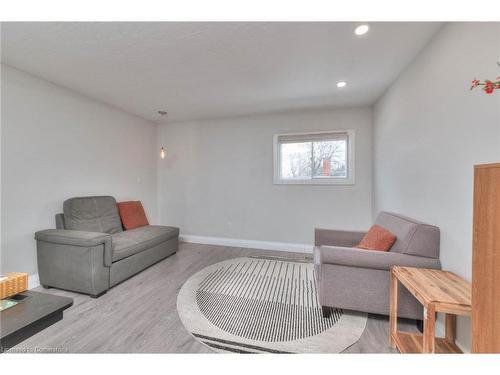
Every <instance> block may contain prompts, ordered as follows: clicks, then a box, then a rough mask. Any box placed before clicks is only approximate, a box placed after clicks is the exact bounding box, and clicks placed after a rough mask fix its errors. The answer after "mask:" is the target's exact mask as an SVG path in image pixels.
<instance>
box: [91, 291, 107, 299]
mask: <svg viewBox="0 0 500 375" xmlns="http://www.w3.org/2000/svg"><path fill="white" fill-rule="evenodd" d="M106 292H107V290H105V291H103V292H101V293H99V294H91V295H90V298H99V297H100V296H102V295H103V294H106Z"/></svg>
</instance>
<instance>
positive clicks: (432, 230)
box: [375, 212, 440, 258]
mask: <svg viewBox="0 0 500 375" xmlns="http://www.w3.org/2000/svg"><path fill="white" fill-rule="evenodd" d="M375 224H376V225H378V226H381V227H382V228H385V229H387V230H388V231H390V232H392V233H394V234H395V235H396V237H397V239H396V242H395V243H394V245H393V246H392V248H391V252H396V253H403V254H409V255H417V256H423V257H428V258H439V237H440V234H439V228H438V227H436V226H433V225H429V224H425V223H422V222H420V221H417V220H414V219H410V218H408V217H404V216H401V215H397V214H393V213H389V212H381V213H380V214H379V215H378V216H377V218H376V219H375Z"/></svg>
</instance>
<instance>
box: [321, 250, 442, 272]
mask: <svg viewBox="0 0 500 375" xmlns="http://www.w3.org/2000/svg"><path fill="white" fill-rule="evenodd" d="M317 251H319V261H320V263H321V264H336V265H341V266H348V267H359V268H369V269H379V270H387V271H389V270H390V269H391V267H392V266H406V267H417V268H434V269H440V268H441V262H440V261H439V259H435V258H426V257H419V256H415V255H408V254H401V253H393V252H390V251H388V252H385V251H375V250H364V249H356V248H348V247H339V246H321V247H320V248H319V249H317Z"/></svg>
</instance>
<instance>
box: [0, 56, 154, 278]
mask: <svg viewBox="0 0 500 375" xmlns="http://www.w3.org/2000/svg"><path fill="white" fill-rule="evenodd" d="M1 88H2V98H1V103H2V114H1V125H2V139H1V141H2V143H1V145H2V148H1V162H2V173H1V176H2V195H1V196H2V215H1V219H2V221H1V224H2V226H1V228H2V230H1V232H2V246H1V250H2V254H1V262H2V264H1V272H2V273H3V272H8V271H19V272H28V273H29V274H36V273H37V263H36V246H35V241H34V239H33V234H34V232H35V231H37V230H40V229H47V228H54V227H55V226H54V225H55V224H54V214H56V213H58V212H61V211H62V203H63V201H64V200H65V199H67V198H70V197H73V196H84V195H93V194H99V195H104V194H105V195H113V196H115V197H116V199H117V200H119V201H120V200H128V199H134V200H137V199H138V200H141V201H142V202H143V204H144V206H145V210H146V212H147V214H148V216H149V219H150V220H151V221H153V222H155V221H156V217H157V216H156V206H157V205H156V157H157V154H158V150H157V148H156V127H155V126H153V125H152V124H151V123H149V122H147V121H145V120H142V119H140V118H137V117H134V116H131V115H128V114H126V113H124V112H121V111H119V110H116V109H114V108H111V107H109V106H106V105H104V104H101V103H99V102H96V101H94V100H91V99H89V98H86V97H84V96H81V95H79V94H76V93H74V92H72V91H69V90H66V89H63V88H61V87H59V86H56V85H53V84H51V83H49V82H47V81H44V80H41V79H38V78H35V77H33V76H31V75H28V74H25V73H23V72H20V71H18V70H16V69H13V68H10V67H7V66H4V65H2V82H1Z"/></svg>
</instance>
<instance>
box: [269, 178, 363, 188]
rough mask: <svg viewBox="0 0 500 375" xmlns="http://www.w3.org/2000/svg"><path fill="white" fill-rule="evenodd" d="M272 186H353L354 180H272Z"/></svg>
mask: <svg viewBox="0 0 500 375" xmlns="http://www.w3.org/2000/svg"><path fill="white" fill-rule="evenodd" d="M273 184H274V185H344V186H346V185H355V183H354V179H352V178H350V179H335V180H334V179H312V180H280V179H274V181H273Z"/></svg>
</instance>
